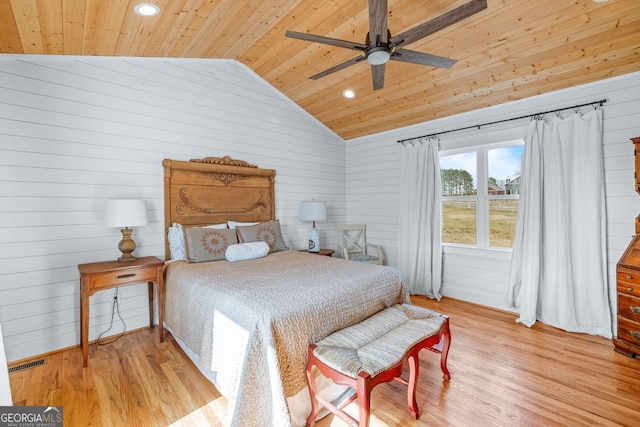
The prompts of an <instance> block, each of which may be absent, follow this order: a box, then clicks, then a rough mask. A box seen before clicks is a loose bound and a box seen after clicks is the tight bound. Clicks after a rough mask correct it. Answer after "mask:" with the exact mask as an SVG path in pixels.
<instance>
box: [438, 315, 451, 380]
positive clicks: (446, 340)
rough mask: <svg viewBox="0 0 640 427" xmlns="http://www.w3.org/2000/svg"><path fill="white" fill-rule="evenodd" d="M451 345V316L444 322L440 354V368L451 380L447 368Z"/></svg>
mask: <svg viewBox="0 0 640 427" xmlns="http://www.w3.org/2000/svg"><path fill="white" fill-rule="evenodd" d="M450 345H451V331H450V330H449V318H447V320H445V322H444V328H443V331H442V352H441V354H440V369H442V373H443V374H444V379H445V380H447V381H449V380H450V379H451V373H450V372H449V369H448V368H447V356H448V355H449V346H450Z"/></svg>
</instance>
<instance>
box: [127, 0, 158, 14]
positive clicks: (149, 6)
mask: <svg viewBox="0 0 640 427" xmlns="http://www.w3.org/2000/svg"><path fill="white" fill-rule="evenodd" d="M133 11H134V12H135V13H137V14H138V15H140V16H156V15H157V14H159V13H160V7H158V5H155V4H153V3H140V4H138V5H136V6H135V7H134V8H133Z"/></svg>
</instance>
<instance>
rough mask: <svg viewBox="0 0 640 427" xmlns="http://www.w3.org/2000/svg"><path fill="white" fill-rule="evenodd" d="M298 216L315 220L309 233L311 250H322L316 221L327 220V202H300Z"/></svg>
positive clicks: (305, 219) (303, 219) (302, 218)
mask: <svg viewBox="0 0 640 427" xmlns="http://www.w3.org/2000/svg"><path fill="white" fill-rule="evenodd" d="M298 216H299V218H300V219H301V220H302V221H313V227H312V228H311V234H310V235H309V252H316V253H317V252H320V237H319V236H318V230H317V229H316V221H326V220H327V206H326V204H325V203H324V202H316V201H315V200H312V201H304V202H300V211H299V212H298Z"/></svg>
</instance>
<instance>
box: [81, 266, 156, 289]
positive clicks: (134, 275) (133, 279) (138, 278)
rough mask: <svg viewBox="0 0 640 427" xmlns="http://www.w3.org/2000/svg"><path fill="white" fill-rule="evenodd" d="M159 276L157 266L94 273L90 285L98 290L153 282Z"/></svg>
mask: <svg viewBox="0 0 640 427" xmlns="http://www.w3.org/2000/svg"><path fill="white" fill-rule="evenodd" d="M157 277H158V269H157V268H156V267H152V268H136V269H131V270H120V271H112V272H106V273H94V274H92V275H91V278H90V279H89V280H90V282H91V283H90V284H89V286H90V287H91V290H92V291H98V290H100V289H102V288H113V287H114V286H121V285H127V284H130V283H142V282H153V281H155V280H156V279H157Z"/></svg>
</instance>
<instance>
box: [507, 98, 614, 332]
mask: <svg viewBox="0 0 640 427" xmlns="http://www.w3.org/2000/svg"><path fill="white" fill-rule="evenodd" d="M602 163H603V161H602V111H601V110H599V109H596V110H591V111H590V112H588V113H587V114H584V115H582V114H580V113H578V112H575V113H573V114H572V115H571V116H570V117H567V118H564V119H563V118H561V117H559V116H558V115H552V117H551V118H547V119H543V118H537V119H536V120H532V121H531V123H530V124H529V128H528V130H527V137H526V141H525V148H524V154H523V159H522V170H521V176H522V179H521V193H520V208H519V210H518V220H517V226H516V236H515V242H514V248H513V256H512V260H511V271H510V273H509V293H508V296H507V298H508V302H509V304H510V306H511V307H518V308H519V312H520V317H519V318H518V322H521V323H524V324H525V325H527V326H529V327H530V326H532V325H533V324H534V323H535V322H536V319H537V320H539V321H541V322H543V323H547V324H549V325H552V326H555V327H557V328H561V329H564V330H566V331H570V332H582V333H588V334H592V335H600V336H603V337H606V338H611V337H612V333H611V312H610V306H609V296H608V295H609V293H608V284H607V266H606V259H607V258H606V234H605V233H606V222H605V221H606V216H605V200H604V172H603V164H602Z"/></svg>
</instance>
